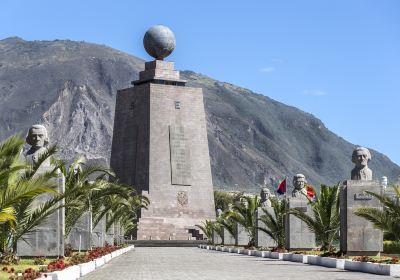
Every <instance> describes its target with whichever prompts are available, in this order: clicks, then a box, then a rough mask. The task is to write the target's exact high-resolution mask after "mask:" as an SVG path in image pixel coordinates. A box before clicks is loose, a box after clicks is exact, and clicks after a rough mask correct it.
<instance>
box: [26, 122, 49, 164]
mask: <svg viewBox="0 0 400 280" xmlns="http://www.w3.org/2000/svg"><path fill="white" fill-rule="evenodd" d="M26 143H27V144H29V145H31V148H30V149H29V151H28V152H27V153H26V154H25V159H26V160H27V162H28V163H31V164H33V163H37V162H38V160H39V158H40V156H41V155H43V154H44V153H45V152H46V151H47V146H48V145H49V137H48V135H47V130H46V128H45V127H44V126H43V125H40V124H34V125H32V126H31V128H30V129H29V132H28V136H26ZM42 165H43V166H50V159H46V160H45V161H44V162H43V163H42Z"/></svg>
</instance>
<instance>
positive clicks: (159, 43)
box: [143, 25, 176, 60]
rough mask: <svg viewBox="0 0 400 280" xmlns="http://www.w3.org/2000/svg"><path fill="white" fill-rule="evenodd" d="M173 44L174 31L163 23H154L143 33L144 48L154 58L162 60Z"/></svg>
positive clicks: (171, 49) (168, 53)
mask: <svg viewBox="0 0 400 280" xmlns="http://www.w3.org/2000/svg"><path fill="white" fill-rule="evenodd" d="M175 44H176V42H175V35H174V33H173V32H172V31H171V29H169V28H168V27H167V26H165V25H154V26H153V27H151V28H150V29H149V30H147V32H146V34H144V38H143V45H144V48H145V50H146V52H147V53H148V54H149V55H151V56H152V57H154V58H155V59H159V60H163V59H164V58H165V57H167V56H168V55H170V54H171V53H172V51H173V50H174V48H175Z"/></svg>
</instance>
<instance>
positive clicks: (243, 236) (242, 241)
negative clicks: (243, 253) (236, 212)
mask: <svg viewBox="0 0 400 280" xmlns="http://www.w3.org/2000/svg"><path fill="white" fill-rule="evenodd" d="M249 241H250V238H249V235H248V233H247V231H246V229H245V228H244V227H243V226H242V225H240V224H237V234H236V240H235V245H236V246H245V245H248V244H249Z"/></svg>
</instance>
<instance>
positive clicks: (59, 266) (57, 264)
mask: <svg viewBox="0 0 400 280" xmlns="http://www.w3.org/2000/svg"><path fill="white" fill-rule="evenodd" d="M68 266H69V264H68V263H65V262H64V258H59V259H58V260H55V261H52V262H50V263H49V264H48V265H47V271H50V272H52V271H56V270H63V269H64V268H67V267H68Z"/></svg>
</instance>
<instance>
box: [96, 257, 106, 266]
mask: <svg viewBox="0 0 400 280" xmlns="http://www.w3.org/2000/svg"><path fill="white" fill-rule="evenodd" d="M94 263H95V264H96V268H99V267H101V266H103V265H104V264H105V261H104V257H101V258H98V259H95V260H94Z"/></svg>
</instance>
